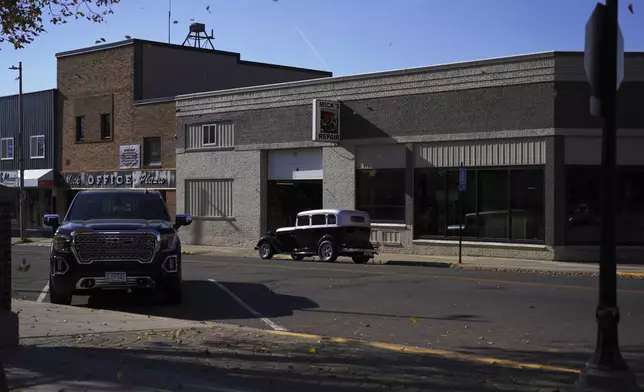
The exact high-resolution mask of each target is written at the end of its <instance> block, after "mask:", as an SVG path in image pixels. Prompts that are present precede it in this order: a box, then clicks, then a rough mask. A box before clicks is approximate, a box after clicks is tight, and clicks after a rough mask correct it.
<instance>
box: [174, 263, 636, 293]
mask: <svg viewBox="0 0 644 392" xmlns="http://www.w3.org/2000/svg"><path fill="white" fill-rule="evenodd" d="M183 262H184V263H194V264H212V263H227V265H228V266H231V267H239V264H234V263H230V262H229V261H221V262H220V261H202V260H184V261H183ZM244 264H245V265H244V266H246V267H261V268H275V269H285V270H301V271H324V272H329V271H330V272H344V273H350V274H367V275H381V276H407V277H414V278H431V279H447V280H461V281H466V282H476V283H491V284H509V285H515V286H529V287H555V288H560V289H573V290H585V291H597V287H593V286H576V285H565V284H556V283H555V284H553V283H539V282H519V281H514V280H502V279H489V278H472V277H466V276H450V275H435V274H422V273H404V272H403V273H401V272H385V271H369V270H366V269H361V270H350V269H341V268H317V267H297V266H287V265H275V264H258V263H254V262H251V263H244ZM367 268H368V267H367ZM618 291H619V292H620V293H629V294H644V290H629V289H619V290H618Z"/></svg>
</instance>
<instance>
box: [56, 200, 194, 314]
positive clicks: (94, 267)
mask: <svg viewBox="0 0 644 392" xmlns="http://www.w3.org/2000/svg"><path fill="white" fill-rule="evenodd" d="M44 223H45V225H47V226H49V227H51V228H52V229H53V230H54V238H53V242H52V246H51V255H50V272H49V298H50V302H51V303H55V304H64V305H69V304H70V303H71V300H72V295H75V294H76V295H79V294H83V295H91V294H94V293H96V292H99V291H103V290H128V291H129V290H139V289H155V290H159V291H160V292H162V293H163V297H164V302H165V303H167V304H173V305H178V304H180V303H181V299H182V290H181V282H182V272H181V242H180V241H179V237H178V235H177V230H178V229H179V228H180V227H181V226H186V225H189V224H190V223H192V217H191V216H190V215H177V216H176V220H175V222H172V219H171V218H170V216H169V214H168V210H167V209H166V205H165V202H164V201H163V198H162V197H161V194H160V193H159V192H157V191H147V190H87V191H81V192H79V193H78V194H77V195H76V197H74V200H73V201H72V203H71V205H70V206H69V209H68V211H67V215H66V216H65V218H64V219H63V221H62V222H61V220H60V216H59V215H57V214H47V215H45V218H44Z"/></svg>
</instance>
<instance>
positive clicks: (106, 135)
mask: <svg viewBox="0 0 644 392" xmlns="http://www.w3.org/2000/svg"><path fill="white" fill-rule="evenodd" d="M106 119H107V120H106ZM106 124H107V126H106ZM101 140H103V141H111V140H112V113H102V114H101Z"/></svg>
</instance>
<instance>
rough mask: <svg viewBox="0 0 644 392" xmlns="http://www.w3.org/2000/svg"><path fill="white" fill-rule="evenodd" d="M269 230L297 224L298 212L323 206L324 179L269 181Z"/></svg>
mask: <svg viewBox="0 0 644 392" xmlns="http://www.w3.org/2000/svg"><path fill="white" fill-rule="evenodd" d="M267 191H268V192H267V199H268V203H267V206H268V214H267V215H268V216H267V218H268V222H267V223H268V230H276V229H278V228H280V227H290V226H295V216H296V215H297V213H298V212H301V211H306V210H314V209H318V208H322V180H298V181H268V189H267Z"/></svg>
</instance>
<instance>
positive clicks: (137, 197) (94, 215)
mask: <svg viewBox="0 0 644 392" xmlns="http://www.w3.org/2000/svg"><path fill="white" fill-rule="evenodd" d="M90 219H145V220H163V221H171V219H170V216H169V215H168V210H167V209H166V208H165V203H164V202H163V199H161V197H159V196H158V195H156V194H150V193H143V192H141V193H129V192H128V193H125V192H123V193H118V192H101V193H80V194H78V195H77V196H76V198H75V199H74V202H73V203H72V205H71V206H70V210H69V212H68V213H67V220H68V221H78V220H90Z"/></svg>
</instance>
